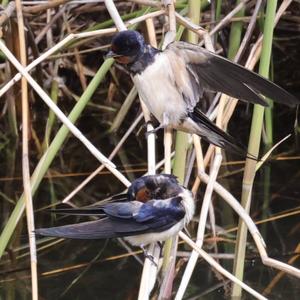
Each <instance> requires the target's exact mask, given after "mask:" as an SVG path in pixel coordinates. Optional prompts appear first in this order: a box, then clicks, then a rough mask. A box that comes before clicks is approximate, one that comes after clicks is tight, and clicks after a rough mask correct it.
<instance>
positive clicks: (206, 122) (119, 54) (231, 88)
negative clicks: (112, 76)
mask: <svg viewBox="0 0 300 300" xmlns="http://www.w3.org/2000/svg"><path fill="white" fill-rule="evenodd" d="M106 57H112V58H114V59H115V60H116V62H117V63H119V64H122V65H123V66H124V67H125V69H126V70H127V71H128V72H129V73H130V74H131V76H132V79H133V82H134V84H135V86H136V89H137V91H138V94H139V96H140V98H141V99H142V101H143V102H144V103H145V105H146V106H147V108H148V109H149V111H150V112H151V113H152V115H154V117H155V118H156V119H157V120H158V121H159V123H160V126H158V127H157V128H156V129H154V131H157V130H158V129H160V128H165V127H167V126H170V127H172V128H174V129H178V130H181V131H184V132H187V133H192V134H196V135H199V136H200V137H202V138H203V139H204V140H206V141H207V142H209V143H211V144H213V145H216V146H218V147H221V148H227V149H231V150H232V151H235V152H237V153H240V154H245V151H246V150H245V148H244V146H243V145H242V144H241V143H240V142H237V140H236V139H235V138H234V137H233V136H231V135H230V134H228V133H226V132H225V131H223V130H222V129H220V128H219V127H217V126H216V125H215V124H214V123H213V122H212V121H211V120H210V119H209V118H208V117H207V116H206V115H205V114H204V113H203V112H201V111H200V109H199V107H198V106H197V104H198V102H199V100H200V99H201V97H202V96H203V92H204V91H206V90H208V91H215V92H221V93H224V94H226V95H228V96H231V97H234V98H237V99H240V100H243V101H248V102H250V103H254V104H260V105H262V106H268V103H267V101H266V100H265V98H264V96H266V97H269V98H271V99H273V100H274V101H275V102H278V103H282V104H286V105H288V106H294V105H297V104H299V103H300V102H299V100H298V99H297V98H296V97H294V96H293V95H291V94H290V93H288V92H287V91H286V90H284V89H283V88H281V87H280V86H278V85H276V84H274V83H273V82H271V81H269V80H267V79H265V78H264V77H262V76H260V75H258V74H256V73H254V72H252V71H250V70H248V69H246V68H244V67H242V66H241V65H238V64H236V63H233V62H231V61H230V60H228V59H225V58H224V57H221V56H219V55H217V54H215V53H212V52H210V51H208V50H206V49H204V48H203V47H200V46H198V45H195V44H191V43H187V42H182V41H178V42H177V41H175V42H172V43H170V44H169V45H168V46H167V47H166V49H165V50H163V51H161V50H159V49H156V48H154V47H152V46H150V45H149V44H147V43H146V42H145V40H144V38H143V36H142V35H141V34H140V33H139V32H137V31H135V30H124V31H121V32H119V33H117V34H116V35H115V36H114V37H113V38H112V42H111V50H110V51H109V52H108V54H107V55H106Z"/></svg>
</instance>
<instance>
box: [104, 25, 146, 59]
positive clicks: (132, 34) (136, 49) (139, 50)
mask: <svg viewBox="0 0 300 300" xmlns="http://www.w3.org/2000/svg"><path fill="white" fill-rule="evenodd" d="M145 47H146V44H145V40H144V38H143V36H142V35H141V34H140V33H138V32H137V31H135V30H125V31H121V32H119V33H117V34H116V35H115V36H114V37H113V39H112V42H111V51H109V52H108V54H107V56H106V57H113V58H114V59H115V60H116V61H117V62H118V63H120V64H130V63H132V62H133V61H134V60H135V59H136V58H138V57H139V56H140V55H141V54H143V52H144V49H145Z"/></svg>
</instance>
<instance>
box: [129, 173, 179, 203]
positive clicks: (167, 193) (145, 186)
mask: <svg viewBox="0 0 300 300" xmlns="http://www.w3.org/2000/svg"><path fill="white" fill-rule="evenodd" d="M181 191H182V190H181V187H180V185H179V184H178V181H177V179H176V177H175V176H173V175H169V174H160V175H148V176H143V177H140V178H138V179H136V180H135V181H133V182H132V184H131V186H130V187H129V189H128V198H129V200H137V201H140V202H147V201H148V200H152V199H168V198H171V197H175V196H177V195H178V194H179V193H180V192H181Z"/></svg>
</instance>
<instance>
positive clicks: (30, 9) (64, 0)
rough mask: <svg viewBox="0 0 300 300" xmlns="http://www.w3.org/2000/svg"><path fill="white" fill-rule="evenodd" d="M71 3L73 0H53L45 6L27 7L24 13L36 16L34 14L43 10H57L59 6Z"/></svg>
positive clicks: (24, 8)
mask: <svg viewBox="0 0 300 300" xmlns="http://www.w3.org/2000/svg"><path fill="white" fill-rule="evenodd" d="M70 1H71V0H52V1H49V2H48V3H45V4H40V5H33V6H30V7H28V6H25V7H23V12H24V13H31V14H34V13H38V12H40V11H42V10H47V9H49V8H55V7H57V6H59V5H62V4H65V3H67V2H70Z"/></svg>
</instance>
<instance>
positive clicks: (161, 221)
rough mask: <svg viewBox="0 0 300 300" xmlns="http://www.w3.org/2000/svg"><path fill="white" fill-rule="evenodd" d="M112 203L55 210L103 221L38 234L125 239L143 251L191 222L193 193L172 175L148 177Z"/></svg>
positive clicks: (78, 237) (45, 229)
mask: <svg viewBox="0 0 300 300" xmlns="http://www.w3.org/2000/svg"><path fill="white" fill-rule="evenodd" d="M112 201H113V202H111V203H106V204H103V205H93V206H89V207H82V208H65V209H55V210H53V211H54V212H55V213H60V214H66V215H81V216H99V217H100V219H98V220H94V221H88V222H82V223H77V224H70V225H64V226H58V227H50V228H39V229H36V230H35V233H36V234H37V235H41V236H51V237H60V238H70V239H107V238H118V237H122V238H124V239H125V240H126V241H128V242H129V243H130V244H131V245H133V246H139V247H140V248H142V249H143V251H144V254H145V256H146V257H149V258H150V259H151V260H152V261H153V258H152V257H151V256H149V255H148V254H147V251H146V249H145V246H146V245H148V244H150V243H153V242H159V243H160V242H162V241H165V240H166V239H168V238H169V237H171V236H174V235H176V234H177V233H178V232H179V231H180V230H182V229H183V228H184V227H185V226H186V225H187V224H188V223H189V222H190V221H191V219H192V217H193V215H194V211H195V203H194V198H193V195H192V193H191V192H190V191H189V190H188V189H186V188H185V187H183V186H182V185H180V184H179V183H178V180H177V178H176V177H175V176H174V175H170V174H159V175H147V176H142V177H140V178H137V179H136V180H134V181H133V182H132V184H131V185H130V187H129V188H128V191H127V193H126V194H119V195H116V196H115V197H112Z"/></svg>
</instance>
